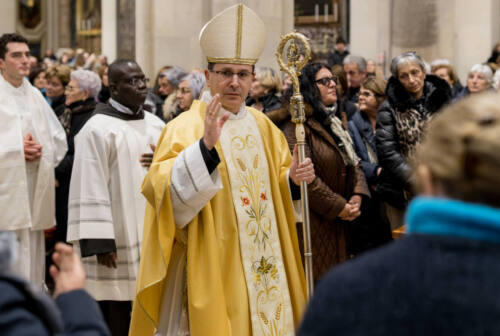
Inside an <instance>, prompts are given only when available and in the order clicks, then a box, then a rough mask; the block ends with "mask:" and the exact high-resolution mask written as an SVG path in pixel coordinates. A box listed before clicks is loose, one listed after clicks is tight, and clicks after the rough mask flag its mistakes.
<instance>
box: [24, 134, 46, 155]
mask: <svg viewBox="0 0 500 336" xmlns="http://www.w3.org/2000/svg"><path fill="white" fill-rule="evenodd" d="M23 146H24V159H25V160H26V161H36V160H38V159H40V157H41V156H42V145H40V144H39V143H38V142H36V141H35V139H34V138H33V135H31V133H28V134H26V136H25V137H24V139H23Z"/></svg>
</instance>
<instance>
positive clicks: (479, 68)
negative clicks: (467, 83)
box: [467, 63, 493, 86]
mask: <svg viewBox="0 0 500 336" xmlns="http://www.w3.org/2000/svg"><path fill="white" fill-rule="evenodd" d="M474 72H480V73H482V74H483V75H484V78H485V79H486V81H487V82H488V84H490V86H493V71H491V68H490V67H489V66H487V65H486V64H480V63H478V64H474V65H473V66H472V68H470V70H469V73H468V74H467V77H468V76H470V74H472V73H474Z"/></svg>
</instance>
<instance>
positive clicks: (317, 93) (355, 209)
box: [280, 62, 370, 281]
mask: <svg viewBox="0 0 500 336" xmlns="http://www.w3.org/2000/svg"><path fill="white" fill-rule="evenodd" d="M336 86H337V84H336V78H335V77H334V76H333V75H332V72H331V71H330V69H329V67H328V65H326V64H323V63H319V62H314V63H309V64H308V65H307V66H306V67H305V68H304V69H303V70H302V76H301V77H300V90H301V92H302V95H303V97H304V103H305V112H306V118H307V120H306V123H305V125H304V126H305V133H306V143H307V144H306V157H310V158H311V159H312V161H313V164H314V170H315V173H316V178H315V179H314V181H313V182H312V183H311V184H309V186H308V190H309V207H310V208H309V211H310V217H311V239H312V252H313V255H314V262H313V265H314V266H313V267H314V270H313V273H314V279H315V281H317V280H318V279H319V278H321V276H323V275H324V274H325V272H326V271H327V270H328V269H329V268H331V267H332V266H334V265H336V264H338V263H340V262H343V261H345V260H347V259H348V256H349V254H348V246H347V245H348V244H347V243H348V228H349V226H350V225H352V223H351V222H352V221H354V220H355V219H356V218H358V217H359V215H360V214H361V206H362V203H363V201H364V199H366V198H367V197H369V195H370V192H369V190H368V187H367V185H366V181H365V177H364V175H363V172H362V170H361V168H360V165H359V158H358V156H357V155H356V152H355V150H354V145H353V143H352V140H351V137H350V136H349V133H348V131H347V118H346V115H345V112H344V111H343V109H342V106H343V105H342V103H341V102H340V100H339V98H338V96H337V92H336ZM285 98H289V97H285ZM281 111H282V114H281V115H282V120H281V122H280V128H281V129H282V130H283V132H284V133H285V137H286V139H287V141H288V144H289V146H290V149H293V148H294V146H295V144H296V143H297V140H296V137H295V124H294V123H293V122H292V121H291V120H290V116H289V113H288V106H286V105H284V106H283V107H282V109H281ZM298 230H299V233H300V232H301V231H302V230H301V227H300V226H299V227H298ZM299 241H301V240H300V239H299Z"/></svg>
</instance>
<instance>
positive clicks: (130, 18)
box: [117, 0, 140, 59]
mask: <svg viewBox="0 0 500 336" xmlns="http://www.w3.org/2000/svg"><path fill="white" fill-rule="evenodd" d="M134 13H135V0H118V37H117V39H118V41H117V43H118V57H120V58H127V59H135V40H136V35H135V15H134ZM139 38H140V37H139Z"/></svg>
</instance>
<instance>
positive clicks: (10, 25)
mask: <svg viewBox="0 0 500 336" xmlns="http://www.w3.org/2000/svg"><path fill="white" fill-rule="evenodd" d="M16 6H17V1H15V0H3V1H0V35H3V34H5V33H13V32H15V31H16V18H17V8H16Z"/></svg>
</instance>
